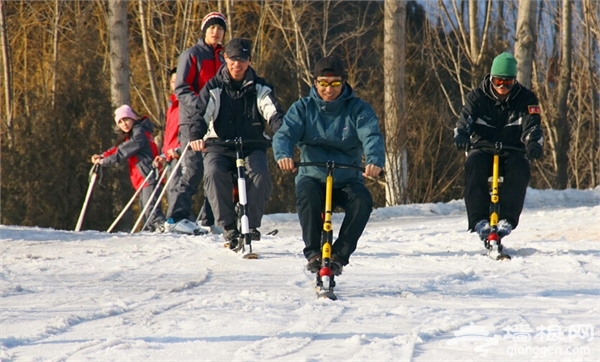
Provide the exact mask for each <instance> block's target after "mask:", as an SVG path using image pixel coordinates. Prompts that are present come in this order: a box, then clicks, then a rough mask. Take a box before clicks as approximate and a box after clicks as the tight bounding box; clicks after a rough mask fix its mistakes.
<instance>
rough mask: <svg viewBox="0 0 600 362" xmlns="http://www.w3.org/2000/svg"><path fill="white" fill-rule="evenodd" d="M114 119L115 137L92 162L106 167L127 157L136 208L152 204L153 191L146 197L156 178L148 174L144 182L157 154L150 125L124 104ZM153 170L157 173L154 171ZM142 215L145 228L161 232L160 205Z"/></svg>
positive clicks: (146, 118) (163, 220)
mask: <svg viewBox="0 0 600 362" xmlns="http://www.w3.org/2000/svg"><path fill="white" fill-rule="evenodd" d="M115 122H116V124H117V127H119V132H118V139H117V142H116V144H115V146H113V147H112V148H110V149H108V150H106V151H104V152H103V153H102V154H101V155H93V156H92V163H94V164H99V165H101V166H102V167H110V166H112V165H114V164H116V163H119V162H123V161H125V160H127V163H128V165H129V177H130V179H131V184H132V185H133V187H134V188H135V189H136V190H138V189H139V188H140V187H141V188H142V191H141V192H140V209H143V208H144V206H145V205H146V204H147V203H148V202H152V203H153V204H154V203H156V201H157V200H156V195H158V194H160V190H159V191H158V192H156V193H155V196H154V198H153V200H150V196H151V195H152V191H153V190H154V188H155V187H161V185H157V183H158V182H157V180H158V177H150V178H149V179H148V181H146V182H145V183H144V180H145V179H146V176H148V174H149V173H150V172H152V171H153V170H154V169H153V167H152V161H153V160H154V158H155V157H156V156H157V155H158V147H157V146H156V143H155V142H154V138H153V136H152V131H153V128H154V127H153V125H152V122H150V119H149V118H148V116H144V117H142V118H140V119H138V117H137V116H136V114H135V112H133V110H132V109H131V107H130V106H128V105H126V104H124V105H122V106H120V107H119V108H117V109H116V110H115ZM155 172H159V171H158V170H155ZM150 211H151V210H148V211H147V213H148V215H144V217H145V218H150V221H149V222H148V228H149V229H150V231H157V232H162V231H163V230H164V223H165V216H164V215H163V212H162V210H161V209H160V208H157V209H156V210H155V212H154V213H153V214H152V215H150Z"/></svg>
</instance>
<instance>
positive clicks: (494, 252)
mask: <svg viewBox="0 0 600 362" xmlns="http://www.w3.org/2000/svg"><path fill="white" fill-rule="evenodd" d="M473 148H475V149H487V150H492V151H493V152H494V154H493V155H494V156H493V160H492V176H491V177H490V178H489V179H488V182H489V184H490V233H489V235H488V236H487V238H486V240H484V241H483V243H484V246H485V248H486V249H487V250H488V256H489V257H491V258H492V259H495V260H510V259H511V256H510V255H509V254H507V253H505V252H504V246H503V245H502V237H501V236H500V234H499V233H498V221H499V220H498V219H499V217H500V186H501V184H502V182H503V177H502V176H500V155H501V154H502V151H519V152H525V150H523V149H522V148H519V147H514V146H506V145H503V144H502V143H501V142H497V143H496V144H495V145H494V146H493V147H491V146H488V147H477V146H474V147H473Z"/></svg>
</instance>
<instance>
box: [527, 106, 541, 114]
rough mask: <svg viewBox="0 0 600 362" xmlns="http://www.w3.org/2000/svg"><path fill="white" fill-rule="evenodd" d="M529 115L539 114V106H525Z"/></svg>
mask: <svg viewBox="0 0 600 362" xmlns="http://www.w3.org/2000/svg"><path fill="white" fill-rule="evenodd" d="M527 110H528V111H529V114H540V106H527Z"/></svg>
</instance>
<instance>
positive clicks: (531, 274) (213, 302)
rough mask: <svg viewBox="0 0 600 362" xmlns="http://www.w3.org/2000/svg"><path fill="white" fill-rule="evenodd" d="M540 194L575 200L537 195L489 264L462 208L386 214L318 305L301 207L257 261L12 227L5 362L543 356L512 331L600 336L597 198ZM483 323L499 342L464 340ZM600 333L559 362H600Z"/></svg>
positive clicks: (152, 239) (122, 237) (178, 244)
mask: <svg viewBox="0 0 600 362" xmlns="http://www.w3.org/2000/svg"><path fill="white" fill-rule="evenodd" d="M533 194H534V196H536V197H537V198H538V199H539V200H542V201H544V202H546V203H550V201H549V200H558V201H556V202H558V203H563V204H566V203H567V202H571V203H572V204H566V205H563V206H562V207H561V208H557V207H552V205H547V206H550V207H545V208H544V207H542V206H543V205H544V202H542V201H539V200H529V204H530V205H533V206H530V207H531V209H526V210H525V211H524V213H523V216H522V218H521V224H520V225H519V228H517V229H516V230H515V231H514V232H513V234H512V235H510V236H509V237H507V238H506V239H505V240H504V241H505V246H506V248H507V251H508V253H509V254H511V255H512V256H513V260H511V261H494V260H491V259H490V258H488V257H487V256H485V255H483V253H484V250H483V247H482V245H480V242H479V241H478V239H477V237H476V236H475V235H474V234H469V233H468V232H466V231H465V229H466V216H465V214H464V204H462V201H460V202H458V201H453V202H450V203H447V204H427V205H406V206H404V207H403V206H397V207H390V208H384V209H378V210H375V211H374V213H373V215H372V218H371V221H370V223H369V225H368V226H367V229H366V230H365V233H364V234H363V236H362V238H361V240H360V242H359V246H358V249H357V251H356V252H355V254H354V255H353V257H352V260H351V264H350V265H348V266H347V267H345V268H344V274H343V275H342V276H340V277H338V278H336V282H337V287H336V294H337V295H338V297H339V300H338V301H330V300H327V299H318V298H316V296H315V293H314V288H313V287H314V275H311V274H310V273H308V272H306V271H305V270H304V265H305V263H306V262H305V260H304V258H303V256H302V255H301V250H302V245H303V244H302V240H301V237H300V231H299V226H298V223H297V217H296V215H294V214H276V215H266V216H265V219H264V222H263V227H262V228H261V230H263V233H265V234H266V232H268V231H270V230H272V229H274V228H277V229H278V230H279V233H278V234H277V235H276V236H266V235H265V236H263V239H262V240H261V241H258V242H254V243H253V246H254V251H255V252H257V253H258V254H259V255H260V258H259V259H258V260H244V259H242V258H241V257H240V256H238V255H236V254H235V253H233V252H231V251H229V250H227V249H225V248H223V246H222V245H223V242H222V239H221V238H220V237H219V236H213V235H209V236H200V237H193V236H183V235H156V234H136V235H133V236H131V235H128V234H124V233H118V234H106V233H101V232H94V231H86V232H80V233H74V232H68V231H57V230H49V229H40V228H25V227H8V226H0V232H1V238H0V257H1V258H2V259H1V261H2V263H1V265H0V301H1V303H0V326H1V327H0V360H2V361H20V360H25V361H70V360H86V361H88V360H89V361H95V360H102V361H105V360H114V361H117V360H119V361H120V360H128V361H146V360H178V361H183V360H212V361H221V360H223V361H225V360H227V361H258V360H261V361H265V360H270V361H271V360H272V361H291V360H293V361H297V360H301V361H328V360H348V361H350V360H351V361H471V360H472V361H478V360H482V359H485V360H489V361H506V360H511V361H517V360H523V361H528V360H533V359H536V358H532V357H531V356H520V355H519V356H509V355H508V354H507V351H509V348H512V347H514V346H519V345H518V344H515V342H514V341H512V340H510V339H508V338H507V333H506V332H505V329H506V328H508V327H510V326H515V325H528V326H530V327H531V328H532V329H533V330H534V333H535V329H536V327H540V326H548V325H557V326H562V327H563V328H564V329H565V330H566V329H567V328H568V327H569V326H572V325H592V326H593V327H594V328H595V330H596V333H597V334H598V332H597V331H599V330H600V298H599V295H600V248H598V241H600V226H598V223H597V221H600V206H598V203H599V202H598V201H599V200H600V196H599V194H600V189H597V190H593V191H590V193H588V194H587V196H586V195H584V196H581V197H576V198H575V201H573V197H571V199H569V198H566V197H562V196H560V195H562V194H556V193H554V192H551V193H550V196H548V195H547V194H546V193H539V194H538V193H536V192H533ZM557 195H558V196H557ZM577 195H579V194H577ZM577 195H576V196H577ZM584 199H587V204H586V202H584V201H583V200H584ZM526 205H527V204H526ZM569 205H572V206H569ZM341 220H342V215H339V214H335V215H334V217H333V223H334V230H337V228H338V227H339V225H340V223H341ZM474 325H475V326H478V327H481V328H484V329H485V330H486V331H487V332H489V335H488V336H487V337H485V338H483V337H482V339H480V340H472V341H463V340H460V339H459V338H458V337H456V335H455V333H456V332H457V331H459V330H460V329H461V328H467V327H469V326H471V327H472V326H474ZM595 338H596V339H595V340H593V341H591V342H590V341H585V340H581V339H573V340H561V341H559V342H555V343H554V344H553V345H550V346H555V347H556V346H558V347H560V348H562V349H563V350H565V349H566V348H567V347H581V348H584V347H585V348H589V349H590V351H591V354H590V355H554V356H551V357H552V358H547V359H546V360H560V361H563V360H564V361H596V360H599V358H600V348H599V345H598V337H597V336H596V337H595ZM531 345H532V346H534V347H535V346H537V347H538V348H539V347H547V346H549V345H548V344H547V343H546V344H544V343H543V342H541V341H539V340H536V339H535V338H534V339H533V340H532V341H531ZM547 357H550V356H547Z"/></svg>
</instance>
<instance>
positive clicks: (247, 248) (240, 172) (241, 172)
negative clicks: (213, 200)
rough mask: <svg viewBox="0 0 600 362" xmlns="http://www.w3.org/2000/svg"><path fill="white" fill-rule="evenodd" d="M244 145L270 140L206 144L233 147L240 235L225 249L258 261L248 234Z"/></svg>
mask: <svg viewBox="0 0 600 362" xmlns="http://www.w3.org/2000/svg"><path fill="white" fill-rule="evenodd" d="M244 144H269V145H270V144H271V140H249V141H244V140H243V139H242V138H241V137H236V138H234V139H233V140H226V141H218V142H211V143H208V145H210V146H233V145H235V166H236V171H237V198H238V200H237V203H236V205H235V209H236V214H237V218H238V226H239V229H240V230H239V231H240V233H241V234H242V236H241V238H240V239H239V240H238V242H237V245H233V244H229V243H225V247H229V249H231V250H233V251H235V252H236V253H238V252H240V251H241V252H242V257H243V258H244V259H258V254H256V253H254V252H253V251H252V235H251V234H250V224H249V221H248V193H247V189H246V167H245V161H244ZM232 194H233V195H232V199H233V202H234V203H235V202H236V201H235V185H234V189H233V192H232ZM205 197H206V195H205Z"/></svg>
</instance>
